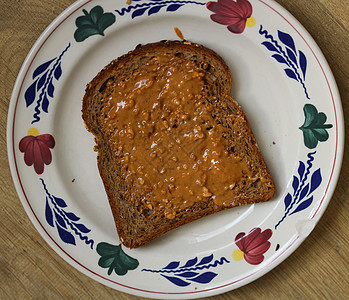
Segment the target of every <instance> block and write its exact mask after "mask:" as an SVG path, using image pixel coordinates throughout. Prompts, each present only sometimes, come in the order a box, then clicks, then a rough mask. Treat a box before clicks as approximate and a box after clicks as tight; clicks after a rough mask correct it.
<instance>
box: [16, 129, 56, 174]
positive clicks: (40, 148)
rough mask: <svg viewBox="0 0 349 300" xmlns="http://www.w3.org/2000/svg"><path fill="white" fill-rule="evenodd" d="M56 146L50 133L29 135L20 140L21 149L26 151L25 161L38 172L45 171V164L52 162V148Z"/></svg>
mask: <svg viewBox="0 0 349 300" xmlns="http://www.w3.org/2000/svg"><path fill="white" fill-rule="evenodd" d="M54 146H55V140H54V139H53V136H52V135H50V134H42V135H38V136H35V135H28V136H25V137H24V138H22V139H21V141H20V142H19V150H20V151H21V152H24V162H25V163H26V164H27V165H28V166H31V165H33V164H34V169H35V172H36V173H37V174H42V173H43V172H44V165H45V164H46V165H49V164H50V163H51V162H52V154H51V150H50V148H51V149H52V148H53V147H54Z"/></svg>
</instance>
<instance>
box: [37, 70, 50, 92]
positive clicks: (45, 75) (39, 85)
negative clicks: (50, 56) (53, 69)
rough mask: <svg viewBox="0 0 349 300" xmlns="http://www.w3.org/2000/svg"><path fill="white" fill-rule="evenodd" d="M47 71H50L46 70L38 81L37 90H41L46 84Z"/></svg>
mask: <svg viewBox="0 0 349 300" xmlns="http://www.w3.org/2000/svg"><path fill="white" fill-rule="evenodd" d="M47 72H48V71H46V73H45V74H44V75H42V76H41V77H40V79H39V81H38V85H37V87H36V90H37V91H38V90H40V89H41V88H42V87H43V85H44V84H45V81H46V77H47Z"/></svg>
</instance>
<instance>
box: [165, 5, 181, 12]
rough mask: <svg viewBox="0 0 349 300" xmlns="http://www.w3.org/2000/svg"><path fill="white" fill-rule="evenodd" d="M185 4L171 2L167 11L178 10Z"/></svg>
mask: <svg viewBox="0 0 349 300" xmlns="http://www.w3.org/2000/svg"><path fill="white" fill-rule="evenodd" d="M182 5H183V4H171V5H169V6H168V7H167V9H166V11H176V10H177V9H178V8H180V7H181V6H182Z"/></svg>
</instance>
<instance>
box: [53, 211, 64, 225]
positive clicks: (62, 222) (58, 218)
mask: <svg viewBox="0 0 349 300" xmlns="http://www.w3.org/2000/svg"><path fill="white" fill-rule="evenodd" d="M54 213H55V218H56V221H57V222H58V224H59V225H61V226H62V227H63V228H67V225H66V224H65V222H64V219H63V218H62V217H61V216H60V215H59V214H58V213H57V212H54Z"/></svg>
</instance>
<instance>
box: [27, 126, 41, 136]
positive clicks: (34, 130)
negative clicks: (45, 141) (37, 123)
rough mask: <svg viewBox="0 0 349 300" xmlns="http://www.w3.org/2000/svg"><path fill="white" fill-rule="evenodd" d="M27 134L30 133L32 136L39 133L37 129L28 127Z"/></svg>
mask: <svg viewBox="0 0 349 300" xmlns="http://www.w3.org/2000/svg"><path fill="white" fill-rule="evenodd" d="M28 135H32V136H38V135H39V130H37V129H36V128H34V127H33V128H30V129H29V130H28Z"/></svg>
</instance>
